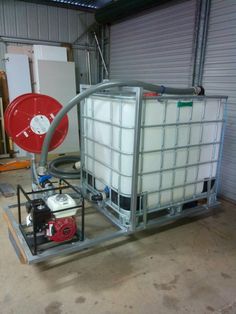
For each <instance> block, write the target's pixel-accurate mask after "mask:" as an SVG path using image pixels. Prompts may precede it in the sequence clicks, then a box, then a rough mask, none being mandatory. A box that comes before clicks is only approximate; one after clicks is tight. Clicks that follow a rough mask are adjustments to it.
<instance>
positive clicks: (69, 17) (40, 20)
mask: <svg viewBox="0 0 236 314" xmlns="http://www.w3.org/2000/svg"><path fill="white" fill-rule="evenodd" d="M93 19H94V16H93V14H91V13H87V12H81V11H76V10H70V9H63V8H57V7H50V6H47V5H38V4H34V3H26V2H22V1H16V0H7V1H6V0H0V37H1V36H6V37H17V38H25V39H33V40H45V41H54V42H59V43H60V42H66V43H73V42H74V41H75V40H76V39H77V38H78V37H79V36H80V34H82V33H83V32H84V30H85V29H86V28H87V26H88V25H90V24H91V23H92V22H93ZM80 43H82V44H88V43H89V45H94V42H92V41H91V39H90V38H88V36H87V35H85V36H84V37H83V38H82V39H81V42H80ZM94 47H95V45H94ZM3 52H4V48H2V44H1V45H0V59H2V58H3V57H4V55H2V53H3ZM74 58H75V62H76V68H77V77H78V78H80V79H81V81H82V82H83V83H86V80H87V69H86V67H85V65H86V52H84V51H82V50H80V49H75V50H74ZM91 63H92V65H93V68H92V69H93V82H94V83H95V82H97V54H96V52H95V49H94V50H92V51H91ZM1 66H3V65H2V64H1V63H0V67H1Z"/></svg>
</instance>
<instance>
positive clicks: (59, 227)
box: [26, 194, 77, 242]
mask: <svg viewBox="0 0 236 314" xmlns="http://www.w3.org/2000/svg"><path fill="white" fill-rule="evenodd" d="M26 208H27V212H28V216H27V218H26V224H27V225H28V226H31V225H33V224H34V228H35V230H36V232H37V233H40V234H43V236H44V237H45V238H47V239H48V240H51V241H54V242H64V241H69V240H71V239H73V237H74V236H75V234H76V232H77V225H76V219H75V215H76V210H77V208H76V202H75V201H74V200H73V198H72V197H71V196H70V195H68V194H54V195H52V196H49V197H48V198H47V199H46V200H44V199H35V200H32V201H31V202H30V203H28V204H27V206H26Z"/></svg>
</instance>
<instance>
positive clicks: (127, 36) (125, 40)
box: [110, 0, 196, 87]
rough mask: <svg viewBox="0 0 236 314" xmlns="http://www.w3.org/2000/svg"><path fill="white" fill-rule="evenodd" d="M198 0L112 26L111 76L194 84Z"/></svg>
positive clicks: (114, 77)
mask: <svg viewBox="0 0 236 314" xmlns="http://www.w3.org/2000/svg"><path fill="white" fill-rule="evenodd" d="M195 12H196V3H195V0H190V1H183V2H178V4H173V2H172V3H171V4H170V5H169V6H165V7H162V6H160V7H157V8H156V9H153V11H152V12H150V13H146V14H143V15H141V16H138V17H135V18H132V19H129V20H128V21H124V22H121V23H119V24H116V25H113V26H112V27H111V37H110V38H111V49H110V77H111V78H112V79H137V80H143V81H147V82H152V83H159V84H165V85H171V86H180V87H186V86H189V85H191V75H192V52H193V37H194V23H195Z"/></svg>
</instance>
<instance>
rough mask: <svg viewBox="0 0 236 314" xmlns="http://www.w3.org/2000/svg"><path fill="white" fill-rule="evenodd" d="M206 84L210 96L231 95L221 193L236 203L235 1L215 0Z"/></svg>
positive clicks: (210, 31)
mask: <svg viewBox="0 0 236 314" xmlns="http://www.w3.org/2000/svg"><path fill="white" fill-rule="evenodd" d="M203 85H204V87H205V88H206V92H207V94H225V95H228V96H229V100H228V123H227V126H226V131H225V144H224V151H223V161H222V181H221V193H222V195H224V196H225V197H227V198H230V199H233V200H234V201H236V190H235V186H236V123H235V121H236V88H235V87H236V2H235V1H234V0H233V1H232V0H225V1H222V0H212V7H211V12H210V24H209V32H208V42H207V50H206V58H205V67H204V77H203Z"/></svg>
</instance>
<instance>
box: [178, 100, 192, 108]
mask: <svg viewBox="0 0 236 314" xmlns="http://www.w3.org/2000/svg"><path fill="white" fill-rule="evenodd" d="M192 106H193V102H192V101H178V103H177V107H192Z"/></svg>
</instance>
